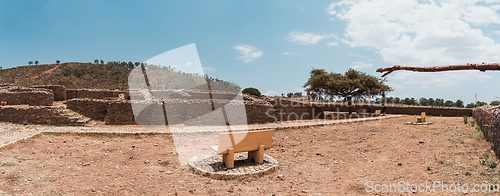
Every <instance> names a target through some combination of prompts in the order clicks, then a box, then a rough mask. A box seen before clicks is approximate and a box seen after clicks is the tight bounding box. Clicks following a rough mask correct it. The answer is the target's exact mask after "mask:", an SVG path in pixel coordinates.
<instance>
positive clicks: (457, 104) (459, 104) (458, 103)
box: [455, 99, 464, 108]
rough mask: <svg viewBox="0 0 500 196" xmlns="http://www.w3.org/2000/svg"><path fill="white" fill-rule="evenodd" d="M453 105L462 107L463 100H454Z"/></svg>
mask: <svg viewBox="0 0 500 196" xmlns="http://www.w3.org/2000/svg"><path fill="white" fill-rule="evenodd" d="M455 107H459V108H463V107H464V102H463V101H462V100H460V99H459V100H457V101H456V102H455Z"/></svg>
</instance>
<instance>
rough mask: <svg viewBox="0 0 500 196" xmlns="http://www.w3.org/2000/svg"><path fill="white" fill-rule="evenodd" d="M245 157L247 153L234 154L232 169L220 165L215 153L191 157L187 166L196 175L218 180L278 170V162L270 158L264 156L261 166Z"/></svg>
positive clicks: (220, 161)
mask: <svg viewBox="0 0 500 196" xmlns="http://www.w3.org/2000/svg"><path fill="white" fill-rule="evenodd" d="M247 157H248V153H238V154H235V155H234V168H233V169H227V168H226V166H225V165H224V163H222V155H217V154H215V153H212V154H208V155H201V156H196V157H193V158H191V160H189V166H190V167H191V169H193V170H194V172H195V173H197V174H200V175H203V176H208V177H210V178H213V179H218V180H227V179H232V178H237V177H243V176H257V175H265V174H270V173H272V172H274V171H275V170H276V169H277V168H278V161H276V159H274V158H273V157H271V156H268V155H264V163H262V164H259V163H256V162H254V161H253V160H248V159H247Z"/></svg>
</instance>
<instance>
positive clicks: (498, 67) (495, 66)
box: [377, 63, 500, 77]
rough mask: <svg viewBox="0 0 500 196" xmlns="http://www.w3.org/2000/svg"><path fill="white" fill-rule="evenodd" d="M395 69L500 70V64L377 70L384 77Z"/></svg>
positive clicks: (397, 66) (403, 67) (396, 68)
mask: <svg viewBox="0 0 500 196" xmlns="http://www.w3.org/2000/svg"><path fill="white" fill-rule="evenodd" d="M397 70H407V71H417V72H438V71H456V70H479V71H483V72H484V71H486V70H500V65H499V64H498V63H490V64H484V63H483V64H469V63H467V64H465V65H446V66H433V67H415V66H401V65H394V66H392V67H386V68H378V69H377V72H380V73H384V72H387V73H385V74H384V75H382V77H385V76H387V75H389V74H390V73H392V72H393V71H397Z"/></svg>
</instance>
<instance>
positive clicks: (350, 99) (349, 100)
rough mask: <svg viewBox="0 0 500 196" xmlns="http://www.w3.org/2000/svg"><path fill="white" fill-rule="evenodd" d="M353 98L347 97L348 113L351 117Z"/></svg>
mask: <svg viewBox="0 0 500 196" xmlns="http://www.w3.org/2000/svg"><path fill="white" fill-rule="evenodd" d="M351 107H352V97H347V112H349V116H350V115H351V114H352V111H351Z"/></svg>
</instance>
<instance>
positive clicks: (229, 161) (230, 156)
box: [222, 148, 234, 169]
mask: <svg viewBox="0 0 500 196" xmlns="http://www.w3.org/2000/svg"><path fill="white" fill-rule="evenodd" d="M222 162H224V164H225V165H226V167H227V168H229V169H232V168H234V150H233V148H229V149H228V150H227V154H223V155H222Z"/></svg>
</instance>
